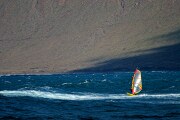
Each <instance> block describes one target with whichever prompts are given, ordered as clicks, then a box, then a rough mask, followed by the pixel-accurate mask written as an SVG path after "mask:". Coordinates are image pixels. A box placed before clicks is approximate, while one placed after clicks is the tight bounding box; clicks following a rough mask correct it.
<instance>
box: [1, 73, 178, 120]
mask: <svg viewBox="0 0 180 120" xmlns="http://www.w3.org/2000/svg"><path fill="white" fill-rule="evenodd" d="M132 75H133V72H116V73H80V74H58V75H6V76H2V75H1V77H0V119H33V120H35V119H38V120H39V119H40V120H41V119H43V120H44V119H45V120H46V119H65V120H74V119H75V120H76V119H80V120H96V119H97V120H111V119H112V120H116V119H118V120H119V119H150V120H151V119H172V120H175V119H177V120H178V119H180V72H142V79H143V90H142V92H141V93H140V94H139V95H137V96H133V97H130V96H127V95H126V92H129V91H130V83H131V76H132Z"/></svg>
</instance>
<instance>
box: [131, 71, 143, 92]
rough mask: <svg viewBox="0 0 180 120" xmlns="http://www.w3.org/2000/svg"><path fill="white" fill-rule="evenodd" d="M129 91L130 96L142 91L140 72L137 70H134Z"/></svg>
mask: <svg viewBox="0 0 180 120" xmlns="http://www.w3.org/2000/svg"><path fill="white" fill-rule="evenodd" d="M131 89H132V94H137V93H139V92H140V91H141V90H142V79H141V72H140V71H139V70H138V69H136V70H135V72H134V76H133V79H132V87H131Z"/></svg>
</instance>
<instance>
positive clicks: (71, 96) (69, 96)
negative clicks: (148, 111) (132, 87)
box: [0, 90, 180, 103]
mask: <svg viewBox="0 0 180 120" xmlns="http://www.w3.org/2000/svg"><path fill="white" fill-rule="evenodd" d="M0 94H1V95H3V96H7V97H21V96H28V97H35V98H47V99H58V100H78V101H81V100H121V99H144V98H145V99H148V100H149V99H152V98H154V99H165V100H166V99H167V98H169V99H175V98H177V99H179V98H180V94H154V95H153V94H140V95H137V96H127V95H126V94H100V93H81V94H79V93H58V92H47V91H37V90H12V91H11V90H3V91H0ZM171 102H173V101H171ZM173 103H175V101H174V102H173Z"/></svg>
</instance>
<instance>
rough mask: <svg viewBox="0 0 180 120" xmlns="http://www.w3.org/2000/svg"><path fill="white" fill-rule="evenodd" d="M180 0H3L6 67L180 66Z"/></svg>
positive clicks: (0, 18) (2, 61) (0, 31)
mask: <svg viewBox="0 0 180 120" xmlns="http://www.w3.org/2000/svg"><path fill="white" fill-rule="evenodd" d="M179 43H180V1H179V0H1V1H0V72H1V73H24V72H25V73H28V72H32V73H34V72H67V71H112V70H118V71H120V70H131V69H134V68H135V67H136V66H139V67H140V68H141V69H144V70H150V69H152V70H180V63H179V62H178V61H180V57H179V56H180V53H179V50H180V46H179V45H180V44H179Z"/></svg>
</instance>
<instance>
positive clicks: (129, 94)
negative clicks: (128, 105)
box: [127, 93, 135, 96]
mask: <svg viewBox="0 0 180 120" xmlns="http://www.w3.org/2000/svg"><path fill="white" fill-rule="evenodd" d="M127 95H128V96H135V94H131V93H127Z"/></svg>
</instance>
